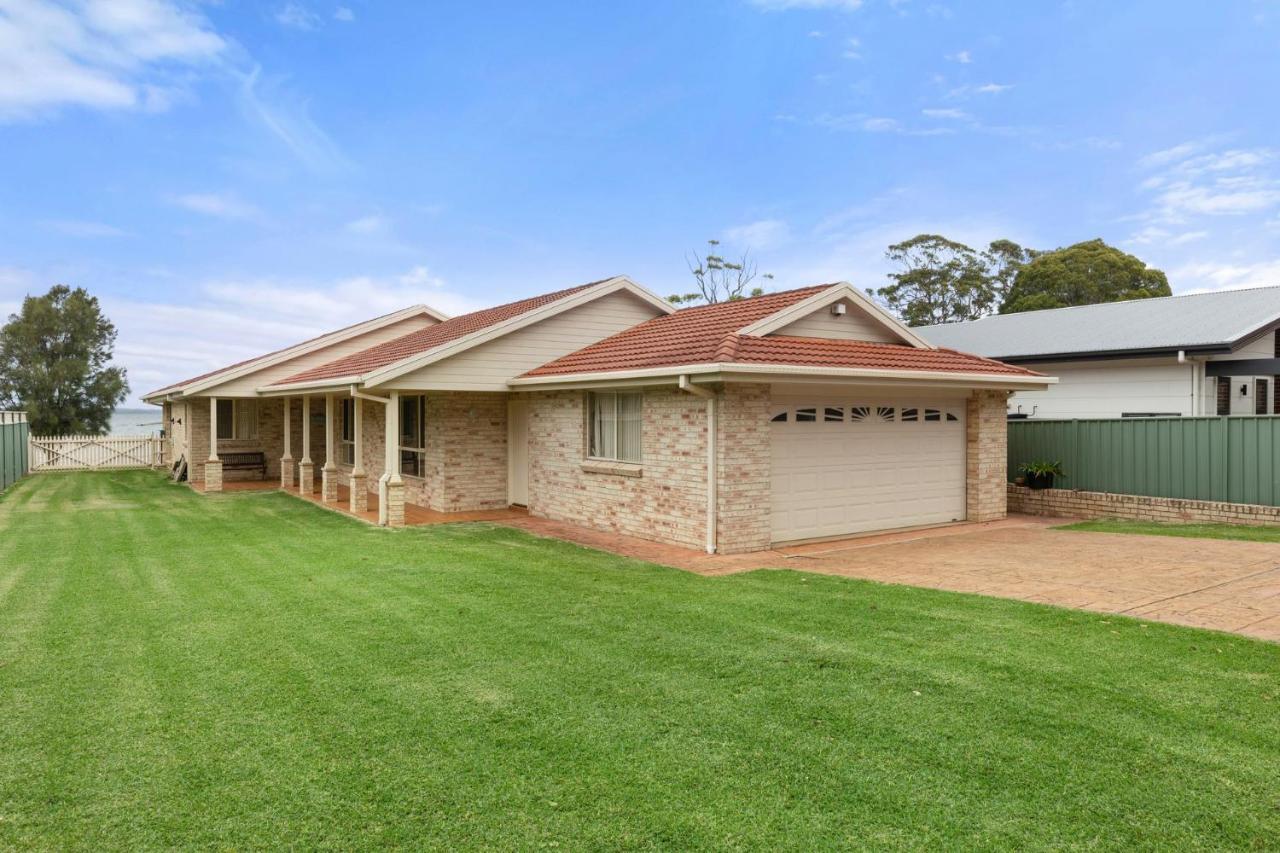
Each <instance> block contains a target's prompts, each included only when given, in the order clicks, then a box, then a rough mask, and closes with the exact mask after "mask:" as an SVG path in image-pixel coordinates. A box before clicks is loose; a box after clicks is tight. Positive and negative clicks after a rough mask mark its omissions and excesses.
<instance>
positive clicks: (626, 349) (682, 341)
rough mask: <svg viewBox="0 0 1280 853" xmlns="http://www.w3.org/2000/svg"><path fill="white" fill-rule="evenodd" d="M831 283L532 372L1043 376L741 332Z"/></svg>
mask: <svg viewBox="0 0 1280 853" xmlns="http://www.w3.org/2000/svg"><path fill="white" fill-rule="evenodd" d="M829 287H831V285H818V286H816V287H806V288H802V289H800V290H789V291H785V292H783V293H771V294H768V295H766V296H758V297H754V298H751V299H743V300H739V301H736V302H722V303H719V304H716V305H703V306H699V307H697V308H685V309H683V310H680V311H677V312H676V313H674V314H670V315H667V316H663V317H656V318H654V319H652V320H649V321H648V322H645V323H641V324H640V325H638V326H634V327H632V328H630V329H627V330H626V331H624V332H620V333H618V334H616V335H613V336H612V337H609V338H605V339H604V340H602V341H598V342H596V343H594V344H591V345H590V346H587V347H584V348H582V349H580V350H578V351H576V352H572V353H569V354H568V355H566V356H563V357H562V358H558V359H556V360H555V361H552V362H549V363H548V364H544V365H542V366H541V367H537V368H534V369H533V370H530V371H529V372H528V373H526V374H524V375H525V376H528V377H534V376H560V375H570V374H579V373H606V372H608V373H612V372H615V371H623V370H643V369H646V368H659V367H674V366H678V365H685V364H789V365H797V366H801V367H848V368H867V369H880V370H929V371H934V370H941V371H956V372H964V373H989V374H999V375H1017V376H1037V375H1039V374H1037V373H1035V372H1034V371H1031V370H1026V369H1025V368H1021V367H1015V366H1014V365H1011V364H1004V363H1002V362H999V361H993V360H991V359H987V358H980V357H979V356H975V355H968V354H966V353H961V352H957V351H955V350H943V349H938V350H930V349H921V348H918V347H914V346H910V345H907V344H884V343H872V342H867V341H852V340H840V339H835V338H802V337H791V336H779V335H769V336H765V337H759V336H754V335H740V334H738V330H739V329H742V328H743V327H745V326H748V325H750V324H752V323H755V322H756V321H758V320H762V319H764V318H765V317H768V316H770V315H772V314H775V313H777V312H778V311H781V310H783V309H784V308H787V307H788V306H790V305H794V304H795V303H797V302H799V301H801V300H803V299H807V298H809V297H810V296H813V295H814V294H815V293H819V292H821V291H823V290H826V289H827V288H829Z"/></svg>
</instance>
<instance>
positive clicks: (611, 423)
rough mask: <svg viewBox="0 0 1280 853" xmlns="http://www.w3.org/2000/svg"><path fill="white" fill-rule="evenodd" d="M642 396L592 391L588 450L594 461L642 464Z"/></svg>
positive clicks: (589, 396) (590, 395)
mask: <svg viewBox="0 0 1280 853" xmlns="http://www.w3.org/2000/svg"><path fill="white" fill-rule="evenodd" d="M643 401H644V395H643V394H621V393H616V392H612V391H592V392H590V393H589V394H588V414H587V420H588V431H589V440H588V449H587V455H588V456H590V457H591V458H592V459H608V460H611V461H616V462H639V461H640V408H641V405H642V403H643Z"/></svg>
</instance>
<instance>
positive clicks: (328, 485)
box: [320, 465, 338, 504]
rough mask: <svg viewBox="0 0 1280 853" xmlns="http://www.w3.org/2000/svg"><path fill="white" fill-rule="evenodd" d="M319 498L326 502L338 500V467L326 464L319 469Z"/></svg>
mask: <svg viewBox="0 0 1280 853" xmlns="http://www.w3.org/2000/svg"><path fill="white" fill-rule="evenodd" d="M320 500H322V501H324V502H325V503H327V504H336V503H337V502H338V469H337V468H330V467H329V466H328V465H326V466H324V468H322V469H320Z"/></svg>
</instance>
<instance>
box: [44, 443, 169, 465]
mask: <svg viewBox="0 0 1280 853" xmlns="http://www.w3.org/2000/svg"><path fill="white" fill-rule="evenodd" d="M30 459H31V471H32V473H37V472H40V471H99V470H103V469H107V468H154V467H156V466H159V465H163V464H164V439H162V438H159V437H156V436H150V435H58V436H34V435H33V436H31V442H30Z"/></svg>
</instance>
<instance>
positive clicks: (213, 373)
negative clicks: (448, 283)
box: [142, 308, 439, 398]
mask: <svg viewBox="0 0 1280 853" xmlns="http://www.w3.org/2000/svg"><path fill="white" fill-rule="evenodd" d="M427 310H428V311H429V312H430V313H431V314H432V315H434V316H439V315H438V314H436V313H435V311H434V310H432V309H427ZM404 311H405V309H404V308H401V309H400V310H399V311H392V312H390V313H388V314H382V315H380V316H378V317H372V318H370V319H368V320H361V321H360V322H359V323H352V324H351V325H350V326H343V327H342V328H341V329H334V330H333V331H331V332H324V333H323V334H319V335H316V336H315V337H314V338H307V339H306V340H305V341H299V342H298V343H296V344H289V346H287V347H281V348H280V349H278V350H272V351H271V352H268V353H263V354H262V355H255V356H254V357H253V358H246V359H245V360H244V361H237V362H236V363H235V364H228V365H227V366H226V367H219V368H217V369H216V370H210V371H209V372H208V373H201V374H200V375H199V376H192V377H191V378H190V379H184V380H182V381H181V382H174V383H173V384H172V385H166V386H164V387H163V388H157V389H156V390H154V391H149V392H147V393H146V394H144V395H142V396H143V397H144V398H146V397H154V396H155V395H156V394H162V393H164V392H165V391H172V390H173V389H175V388H181V387H183V386H184V385H190V384H192V383H193V382H200V381H201V380H204V379H210V378H212V377H214V376H217V375H218V374H219V373H229V372H230V371H232V370H235V369H236V368H238V367H244V366H245V365H248V364H252V363H253V362H255V361H261V360H262V359H264V358H271V357H272V356H273V355H280V353H283V352H288V351H289V350H291V349H296V348H297V347H303V346H306V345H307V344H312V343H315V342H316V341H318V340H320V339H321V338H327V337H329V336H330V335H339V334H342V333H343V332H347V331H350V330H351V329H354V328H356V327H357V326H364V325H367V324H369V323H376V322H378V321H379V320H385V319H387V318H388V317H391V316H393V315H396V314H401V313H403V312H404Z"/></svg>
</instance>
